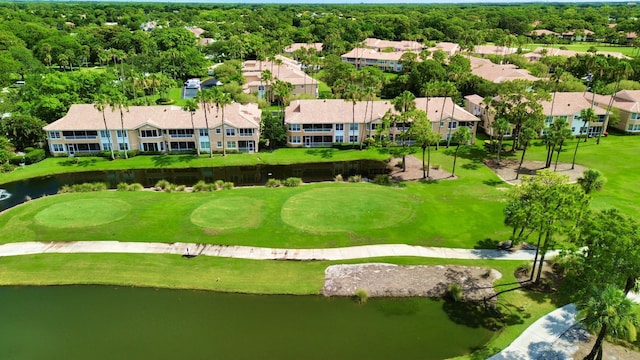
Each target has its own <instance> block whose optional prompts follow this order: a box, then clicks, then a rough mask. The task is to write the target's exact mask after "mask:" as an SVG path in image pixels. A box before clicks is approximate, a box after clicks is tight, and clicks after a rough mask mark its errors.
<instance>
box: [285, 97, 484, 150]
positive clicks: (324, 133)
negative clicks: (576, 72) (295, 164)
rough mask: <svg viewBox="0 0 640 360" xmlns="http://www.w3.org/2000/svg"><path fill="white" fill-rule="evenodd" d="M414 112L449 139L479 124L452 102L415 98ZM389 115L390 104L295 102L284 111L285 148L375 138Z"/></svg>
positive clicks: (395, 131)
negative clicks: (460, 129)
mask: <svg viewBox="0 0 640 360" xmlns="http://www.w3.org/2000/svg"><path fill="white" fill-rule="evenodd" d="M415 104H416V108H417V109H420V110H424V111H426V112H427V117H428V119H429V120H430V121H431V124H432V129H433V130H434V131H436V132H438V133H440V134H441V138H442V140H446V139H448V138H449V137H450V136H451V134H452V133H453V132H454V131H455V130H456V129H457V128H458V127H460V126H466V127H469V129H470V130H471V131H472V133H473V134H474V138H475V132H476V128H477V123H478V121H480V119H478V118H477V117H476V116H474V115H472V114H470V113H469V112H467V111H466V110H464V109H463V108H462V107H460V106H458V105H456V104H455V103H454V102H453V101H452V100H451V98H442V97H440V98H438V97H435V98H417V99H416V100H415ZM387 111H391V112H392V113H396V111H395V110H394V107H393V104H391V102H390V101H374V102H373V104H371V102H366V101H359V102H356V104H355V105H354V104H353V103H352V102H350V101H345V100H340V99H327V100H296V101H293V102H292V103H291V104H290V105H289V106H288V107H287V108H286V109H285V126H286V127H287V146H290V147H330V146H332V144H334V143H347V144H348V143H353V144H355V143H360V142H362V141H364V140H365V139H367V138H369V137H376V136H377V135H378V128H379V126H380V125H381V123H382V119H383V117H384V116H385V114H386V113H387ZM409 126H410V124H404V123H397V124H395V126H392V127H391V129H389V133H388V134H385V136H388V138H389V140H392V141H397V136H398V135H399V134H401V133H402V132H404V131H405V130H406V129H408V128H409Z"/></svg>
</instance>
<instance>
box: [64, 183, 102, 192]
mask: <svg viewBox="0 0 640 360" xmlns="http://www.w3.org/2000/svg"><path fill="white" fill-rule="evenodd" d="M108 188H109V186H108V185H107V184H106V183H103V182H93V183H82V184H73V185H63V186H62V187H61V188H60V190H58V194H64V193H77V192H95V191H105V190H107V189H108Z"/></svg>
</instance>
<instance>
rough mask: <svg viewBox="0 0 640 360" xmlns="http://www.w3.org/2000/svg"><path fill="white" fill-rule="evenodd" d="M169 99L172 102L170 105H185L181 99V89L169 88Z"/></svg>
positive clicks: (184, 101)
mask: <svg viewBox="0 0 640 360" xmlns="http://www.w3.org/2000/svg"><path fill="white" fill-rule="evenodd" d="M169 99H171V100H173V103H172V104H171V105H175V106H184V105H185V104H186V102H187V101H186V100H185V99H183V98H182V88H181V87H179V88H171V90H169Z"/></svg>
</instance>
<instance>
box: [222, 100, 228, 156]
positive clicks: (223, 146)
mask: <svg viewBox="0 0 640 360" xmlns="http://www.w3.org/2000/svg"><path fill="white" fill-rule="evenodd" d="M226 132H227V131H226V130H225V128H224V105H222V156H227V144H226V143H225V135H226V134H225V133H226Z"/></svg>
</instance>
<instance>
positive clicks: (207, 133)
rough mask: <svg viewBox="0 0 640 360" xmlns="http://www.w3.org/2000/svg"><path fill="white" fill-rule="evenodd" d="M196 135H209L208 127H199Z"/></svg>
mask: <svg viewBox="0 0 640 360" xmlns="http://www.w3.org/2000/svg"><path fill="white" fill-rule="evenodd" d="M198 135H200V136H209V129H199V130H198Z"/></svg>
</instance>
